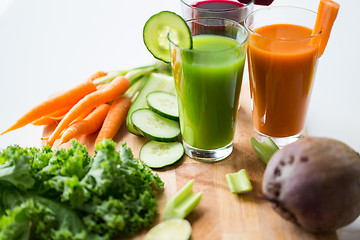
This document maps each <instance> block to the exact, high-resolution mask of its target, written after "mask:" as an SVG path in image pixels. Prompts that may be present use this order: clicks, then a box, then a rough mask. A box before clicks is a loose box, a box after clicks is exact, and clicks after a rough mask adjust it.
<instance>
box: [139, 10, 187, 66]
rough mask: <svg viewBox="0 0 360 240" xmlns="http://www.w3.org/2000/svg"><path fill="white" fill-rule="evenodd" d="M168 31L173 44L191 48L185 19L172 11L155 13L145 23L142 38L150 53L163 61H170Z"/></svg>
mask: <svg viewBox="0 0 360 240" xmlns="http://www.w3.org/2000/svg"><path fill="white" fill-rule="evenodd" d="M168 33H169V35H170V37H171V40H172V41H173V42H174V43H175V44H177V45H179V46H181V47H183V48H188V49H190V48H192V37H191V33H190V29H189V27H188V25H187V24H186V22H185V20H184V19H182V17H180V16H179V15H177V14H176V13H174V12H169V11H162V12H160V13H157V14H155V15H153V16H152V17H150V18H149V20H148V21H147V22H146V23H145V26H144V29H143V39H144V43H145V46H146V47H147V49H148V50H149V51H150V53H151V54H152V55H153V56H154V57H155V58H157V59H160V60H163V61H164V62H170V42H169V40H168V37H167V35H168Z"/></svg>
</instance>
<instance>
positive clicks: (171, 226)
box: [144, 218, 191, 240]
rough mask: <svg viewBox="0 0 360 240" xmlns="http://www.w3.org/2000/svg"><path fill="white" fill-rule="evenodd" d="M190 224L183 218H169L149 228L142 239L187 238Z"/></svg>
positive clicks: (178, 239) (189, 235) (189, 233)
mask: <svg viewBox="0 0 360 240" xmlns="http://www.w3.org/2000/svg"><path fill="white" fill-rule="evenodd" d="M190 238H191V225H190V223H189V222H188V221H187V220H185V219H176V218H174V219H169V220H166V221H164V222H162V223H159V224H158V225H156V226H154V227H153V228H151V229H150V231H149V232H148V233H147V234H146V236H145V238H144V240H168V239H171V240H189V239H190Z"/></svg>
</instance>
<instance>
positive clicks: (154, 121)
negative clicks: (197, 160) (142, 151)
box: [131, 108, 180, 142]
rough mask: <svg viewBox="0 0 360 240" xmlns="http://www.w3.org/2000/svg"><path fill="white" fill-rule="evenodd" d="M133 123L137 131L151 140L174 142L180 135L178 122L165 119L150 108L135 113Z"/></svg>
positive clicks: (132, 118)
mask: <svg viewBox="0 0 360 240" xmlns="http://www.w3.org/2000/svg"><path fill="white" fill-rule="evenodd" d="M131 121H132V123H133V124H134V127H135V129H136V130H137V131H139V132H140V133H141V134H142V135H143V136H144V137H147V138H148V139H150V140H155V141H159V142H174V141H176V140H177V138H178V136H179V134H180V126H179V123H178V122H176V121H173V120H170V119H167V118H164V117H162V116H160V115H159V114H157V113H155V112H153V111H151V110H150V109H148V108H142V109H138V110H136V111H135V112H133V113H132V115H131Z"/></svg>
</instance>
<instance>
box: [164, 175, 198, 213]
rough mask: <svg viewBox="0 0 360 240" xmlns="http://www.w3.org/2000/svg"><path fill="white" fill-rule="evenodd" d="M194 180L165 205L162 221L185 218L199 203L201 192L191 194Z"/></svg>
mask: <svg viewBox="0 0 360 240" xmlns="http://www.w3.org/2000/svg"><path fill="white" fill-rule="evenodd" d="M193 185H194V179H192V180H190V181H189V182H188V183H187V184H186V185H185V186H184V187H183V188H182V189H180V191H178V192H177V193H176V194H175V195H174V196H173V197H172V198H171V199H170V200H169V201H168V202H167V203H166V206H165V210H164V220H167V219H171V218H185V217H186V216H187V215H188V214H189V213H190V212H191V211H192V210H193V209H194V208H195V207H196V206H197V205H198V204H199V202H200V199H201V196H202V192H198V193H194V192H193Z"/></svg>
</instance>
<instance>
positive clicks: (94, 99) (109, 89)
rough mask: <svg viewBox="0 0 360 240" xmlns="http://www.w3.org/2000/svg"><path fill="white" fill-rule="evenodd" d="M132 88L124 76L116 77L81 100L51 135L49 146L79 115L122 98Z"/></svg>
mask: <svg viewBox="0 0 360 240" xmlns="http://www.w3.org/2000/svg"><path fill="white" fill-rule="evenodd" d="M129 86H130V81H129V80H128V79H127V78H125V77H124V76H119V77H116V78H115V79H114V80H113V81H112V82H111V83H109V85H107V86H106V87H105V88H102V89H99V90H98V91H96V92H93V93H90V94H88V95H86V96H85V97H84V98H83V99H81V100H80V101H79V102H78V103H77V104H75V106H73V107H72V108H71V109H70V111H69V112H68V113H67V114H66V115H65V117H64V118H63V119H62V120H61V121H60V123H59V125H58V126H57V127H56V128H55V130H54V132H53V133H52V134H51V135H50V137H49V139H48V141H47V144H48V145H50V146H52V145H53V144H54V142H55V140H56V139H57V138H58V137H59V136H60V134H61V132H62V131H63V130H64V129H65V128H66V127H68V126H69V124H70V123H72V121H74V120H75V119H76V118H77V117H78V116H79V115H81V114H82V113H83V112H84V111H88V110H89V109H91V108H94V107H97V106H99V105H100V104H103V103H107V102H110V101H112V100H114V99H115V98H116V97H118V96H121V95H122V94H123V93H124V92H125V91H126V90H127V89H128V88H129Z"/></svg>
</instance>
